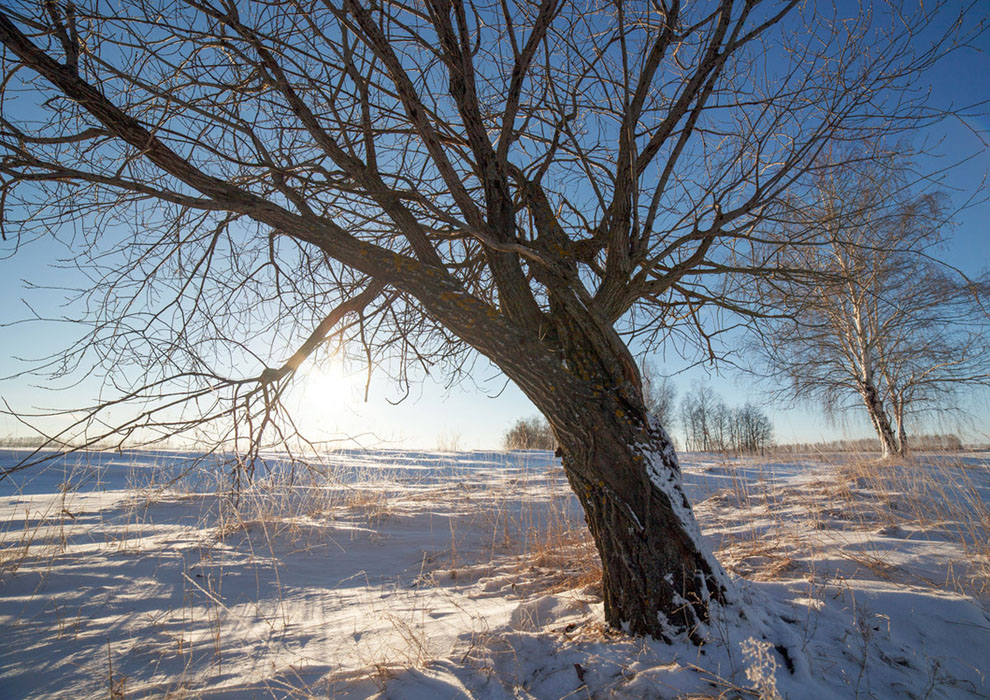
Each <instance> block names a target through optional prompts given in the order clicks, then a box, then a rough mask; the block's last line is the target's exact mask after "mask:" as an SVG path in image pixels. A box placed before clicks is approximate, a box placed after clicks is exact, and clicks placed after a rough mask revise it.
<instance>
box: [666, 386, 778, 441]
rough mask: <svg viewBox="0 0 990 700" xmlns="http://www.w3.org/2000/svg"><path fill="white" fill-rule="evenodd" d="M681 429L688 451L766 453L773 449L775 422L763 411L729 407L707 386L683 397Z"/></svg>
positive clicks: (743, 407)
mask: <svg viewBox="0 0 990 700" xmlns="http://www.w3.org/2000/svg"><path fill="white" fill-rule="evenodd" d="M681 426H682V427H683V429H684V439H685V442H686V445H685V447H686V449H688V450H689V451H694V452H736V453H747V454H765V453H766V452H767V450H768V449H769V448H770V447H772V446H773V423H772V422H771V421H770V419H769V418H768V417H767V415H766V414H765V413H764V412H763V411H762V410H760V409H759V408H757V407H756V406H755V405H753V404H751V403H747V404H746V405H745V406H741V407H736V408H733V407H730V406H728V405H726V403H725V402H724V401H723V400H722V398H721V397H720V396H719V395H718V394H717V393H715V392H714V391H712V389H711V388H710V387H707V386H702V385H699V386H697V387H695V389H694V391H692V392H691V393H689V394H687V395H685V396H684V399H683V401H681Z"/></svg>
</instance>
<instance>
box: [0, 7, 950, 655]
mask: <svg viewBox="0 0 990 700" xmlns="http://www.w3.org/2000/svg"><path fill="white" fill-rule="evenodd" d="M803 12H807V13H808V14H815V12H816V9H815V7H814V3H811V4H810V6H808V5H807V4H804V3H800V2H798V1H797V0H782V1H780V2H777V1H774V2H765V1H757V2H754V1H753V0H707V1H700V2H682V1H681V0H668V1H661V2H651V3H645V2H628V1H623V0H616V1H614V2H612V1H610V2H604V3H587V2H580V3H576V2H566V1H564V0H531V1H527V2H498V3H480V4H479V3H465V2H463V0H390V1H389V2H371V1H369V0H252V1H251V2H237V1H236V0H210V1H209V2H204V1H202V0H118V1H116V2H114V3H105V2H101V1H98V0H74V1H73V2H63V1H62V0H57V1H51V2H48V1H45V2H33V1H29V0H14V1H12V2H6V3H2V4H0V43H2V44H3V51H2V52H0V66H2V73H3V75H2V78H3V80H2V81H0V97H2V99H3V104H2V107H3V109H2V110H0V206H2V207H3V212H2V217H0V234H2V235H3V236H5V237H6V236H8V235H16V236H17V237H18V238H17V240H18V241H19V240H21V239H24V240H27V239H32V238H35V237H48V236H59V235H62V236H64V237H65V239H66V242H67V243H68V244H69V246H70V249H71V256H72V264H74V265H76V266H77V267H79V268H81V269H82V270H83V272H84V273H85V274H87V275H88V277H87V279H89V280H96V284H95V285H94V288H93V289H92V290H91V291H90V292H89V293H83V294H82V295H81V296H80V295H78V294H76V296H77V297H78V298H77V299H76V306H75V307H73V308H74V309H75V310H77V311H79V317H80V319H81V321H80V323H81V324H83V325H85V327H86V329H87V332H86V335H85V336H84V338H83V340H81V341H80V342H78V343H76V344H74V345H72V346H71V347H70V348H68V349H66V350H65V352H64V354H62V355H61V356H59V357H58V358H57V360H52V361H51V362H49V364H48V365H47V366H48V367H49V368H51V373H52V374H54V375H56V376H59V375H60V373H62V372H63V371H65V368H73V367H80V366H89V367H91V368H92V369H91V372H92V373H94V374H97V375H98V376H99V377H100V378H101V379H103V380H104V383H105V387H104V388H105V389H106V393H105V394H104V393H101V394H100V396H101V397H102V398H103V400H102V401H100V402H98V403H96V404H95V407H92V408H91V409H90V410H88V411H87V412H85V413H82V414H81V415H82V416H83V417H82V418H81V419H79V420H78V421H77V422H76V423H74V424H72V425H70V426H69V427H68V428H66V429H65V431H66V433H69V432H70V431H72V430H76V429H78V431H80V432H82V433H83V437H84V438H85V439H86V440H88V441H90V443H91V444H92V443H97V442H99V441H100V440H104V439H105V440H111V439H113V440H117V441H118V442H117V444H125V443H126V444H133V442H137V441H138V440H139V438H140V439H144V438H143V437H142V436H148V438H147V439H148V442H151V441H152V439H161V438H168V437H172V436H174V435H188V434H191V433H195V432H196V431H198V430H199V429H200V428H201V427H202V426H203V424H204V423H208V422H209V423H210V425H211V426H217V425H219V426H221V427H220V428H218V430H221V431H223V430H226V431H227V432H224V433H222V437H221V441H222V442H223V441H225V443H226V445H225V446H227V447H240V446H241V445H242V444H244V443H247V444H248V445H249V446H250V449H252V450H254V451H255V454H257V453H258V451H259V450H260V446H261V445H263V444H264V442H263V441H264V440H265V439H272V441H273V442H274V443H275V444H277V445H279V446H285V445H286V444H289V443H290V442H291V440H294V439H296V438H299V435H298V433H297V432H295V424H294V423H293V421H292V418H291V417H286V413H287V412H286V411H285V410H284V409H285V402H283V401H282V400H281V399H282V397H283V396H284V395H285V392H286V391H287V387H288V386H290V384H291V381H292V379H293V377H294V376H296V374H297V370H300V368H303V365H304V364H305V363H308V362H318V361H319V360H320V359H323V360H324V361H327V360H328V355H329V354H330V352H331V351H330V350H329V349H328V347H331V346H333V347H343V348H345V350H347V351H349V352H350V353H351V354H352V356H357V357H360V358H361V359H362V360H365V361H366V362H367V364H368V368H369V372H370V371H371V369H372V368H375V367H378V368H381V367H385V369H381V370H380V371H381V372H382V373H390V378H391V379H394V380H397V382H398V384H399V385H400V386H403V385H407V384H406V380H407V373H406V372H407V368H408V367H409V366H416V367H418V368H422V370H423V371H426V372H430V371H433V370H439V371H443V372H445V373H446V375H447V376H451V377H454V378H457V377H458V376H462V375H463V374H466V373H467V372H468V368H469V367H470V366H471V363H472V362H473V361H474V359H475V358H476V357H477V356H478V355H483V356H484V357H487V358H489V359H490V360H491V361H492V362H493V363H495V364H496V365H497V366H498V367H499V368H501V370H502V371H503V372H504V373H505V375H506V376H507V377H509V378H510V379H511V380H512V381H513V382H514V383H515V384H516V385H517V386H518V387H520V388H521V389H522V391H523V392H524V393H525V394H526V396H528V397H529V399H530V400H532V401H533V403H534V404H535V405H536V406H537V408H538V409H539V410H540V411H541V412H542V413H543V414H544V415H545V416H546V417H547V419H548V420H549V422H550V424H551V426H552V428H553V430H554V433H555V435H556V437H557V439H558V440H559V443H560V446H561V449H562V452H563V463H564V468H565V470H566V472H567V477H568V479H569V480H570V484H571V485H572V487H573V488H574V491H575V493H576V494H577V497H578V499H579V500H580V502H581V504H582V505H583V507H584V511H585V515H586V518H587V521H588V525H589V527H590V529H591V532H592V534H593V536H594V539H595V542H596V544H597V546H598V551H599V553H600V555H601V559H602V564H603V572H604V590H605V611H606V616H607V618H608V620H609V622H610V623H612V624H613V625H616V626H620V627H624V628H625V629H627V630H629V631H631V632H635V633H643V634H651V635H654V636H656V637H660V638H671V637H672V636H674V635H677V634H682V633H683V634H688V635H690V636H691V637H692V638H693V639H695V640H700V639H701V637H702V636H703V630H701V627H702V626H703V625H704V623H705V622H706V620H708V619H709V617H710V615H711V612H712V606H717V605H719V604H721V603H729V602H731V601H732V599H733V596H732V595H731V593H730V592H729V590H728V582H727V579H726V577H725V575H724V574H723V573H722V571H721V570H720V568H719V567H718V565H717V564H716V563H715V562H714V561H713V559H712V558H711V556H710V555H708V554H707V553H706V551H705V549H704V546H703V544H702V541H701V537H700V534H699V530H698V527H697V525H696V524H695V521H694V517H693V514H692V512H691V508H690V506H689V504H688V501H687V499H686V498H685V495H684V492H683V489H682V486H681V473H680V469H679V467H678V463H677V460H676V457H675V455H674V450H673V446H672V444H671V441H670V438H669V436H668V435H667V433H666V432H665V431H664V429H663V427H662V426H660V425H658V424H656V423H655V422H654V421H653V420H652V419H651V417H650V416H649V415H648V412H647V410H646V407H645V402H644V397H643V387H642V382H641V379H640V376H639V373H638V371H637V369H636V363H635V362H634V360H633V358H632V356H631V355H630V350H629V347H630V345H632V342H633V341H631V340H630V339H631V338H636V342H637V346H636V347H637V350H639V349H645V350H658V349H661V348H664V347H665V346H666V345H665V344H666V342H667V340H668V339H669V338H670V337H671V334H675V333H676V334H680V335H679V336H678V337H680V338H688V339H690V341H691V342H694V343H696V347H697V348H699V349H700V351H701V352H703V353H704V354H705V356H706V357H708V358H711V359H714V358H715V357H716V356H717V355H718V354H719V353H718V352H717V350H713V341H712V338H713V336H715V335H717V334H719V333H720V332H721V331H723V330H725V329H726V328H727V327H730V326H734V325H736V324H738V323H747V322H755V319H761V318H765V317H767V316H768V315H771V314H773V313H774V310H773V309H768V308H766V306H767V302H766V301H765V300H763V301H761V300H757V301H753V300H752V298H751V296H750V295H749V294H748V293H747V292H746V288H747V287H748V286H749V285H750V284H751V283H752V280H753V279H757V278H762V279H770V280H773V281H774V283H775V284H776V283H780V282H781V281H782V280H786V279H795V278H799V277H803V276H806V273H807V271H806V270H805V269H803V268H801V267H800V266H792V265H789V264H782V263H781V260H782V257H781V252H782V250H785V249H787V248H788V247H790V246H792V245H795V244H798V243H802V242H803V241H802V240H801V238H802V237H801V235H797V234H791V233H787V232H785V233H784V235H783V236H781V239H780V242H779V243H777V242H775V240H774V239H773V237H767V236H766V235H765V234H766V233H767V231H768V230H770V229H774V230H776V229H778V228H780V220H779V219H778V218H776V215H778V214H780V213H781V212H784V211H786V208H782V206H781V204H782V202H784V201H785V200H786V199H787V192H788V190H789V189H790V188H792V187H795V186H797V184H798V183H800V182H801V181H803V179H804V178H805V177H806V176H807V174H808V173H809V171H810V170H812V169H813V168H814V163H815V154H816V153H818V152H820V151H821V150H822V149H824V148H826V147H827V145H828V144H829V143H830V142H831V141H833V140H834V139H837V138H840V139H849V138H852V137H853V136H856V137H857V138H858V137H859V136H861V135H862V134H863V133H864V132H871V131H877V132H878V133H884V132H885V131H886V130H890V129H895V130H897V133H901V130H902V129H904V128H907V127H908V126H909V125H910V124H911V123H912V119H914V118H918V119H920V118H921V116H925V118H926V119H927V118H928V116H929V115H930V113H931V112H930V110H929V109H928V107H927V105H925V104H924V103H923V101H922V98H921V97H917V95H922V94H923V91H915V92H912V93H911V94H909V95H905V94H903V91H904V90H907V89H908V88H913V87H914V86H915V83H916V78H917V77H918V74H919V72H920V71H923V70H926V69H927V68H928V67H929V66H930V65H931V64H932V63H933V62H934V61H935V60H936V58H937V57H938V56H939V55H940V54H941V52H942V51H943V50H944V49H945V47H946V46H948V41H947V40H946V41H945V43H944V44H943V43H939V42H929V43H931V44H932V46H933V47H932V48H929V49H926V51H925V52H922V53H921V54H919V55H915V53H914V51H913V50H912V44H911V41H912V39H913V37H916V36H918V35H919V34H920V33H921V30H922V29H923V28H924V26H925V24H926V23H927V22H928V21H929V20H930V18H929V16H928V15H927V14H925V13H924V12H922V13H920V14H918V15H916V16H914V17H906V16H905V15H903V14H902V13H894V14H895V16H896V22H894V23H893V25H892V26H893V27H895V28H894V29H887V28H884V27H883V26H878V25H877V24H876V23H874V22H873V20H872V18H873V17H877V18H881V17H886V16H887V15H886V13H871V12H868V11H864V12H862V13H861V14H860V15H858V16H856V17H841V18H838V21H835V23H834V24H832V20H835V18H832V17H828V18H819V17H807V16H802V14H801V13H803ZM819 20H821V21H819ZM877 21H879V20H877ZM884 21H885V20H884ZM892 22H893V20H892ZM950 24H952V26H953V27H966V26H968V25H967V23H966V22H963V21H959V22H954V23H950ZM850 27H851V28H854V30H855V31H851V30H850ZM796 31H804V32H807V33H808V35H807V36H799V37H796V36H795V32H796ZM963 39H965V37H963ZM877 42H883V43H884V47H885V48H889V49H890V50H889V51H887V50H885V51H879V52H874V51H872V50H869V51H868V50H866V49H865V48H864V47H870V48H872V47H873V46H875V45H876V44H877ZM956 43H958V44H960V45H964V44H965V41H963V40H960V41H959V42H956ZM808 47H814V48H808ZM813 50H814V51H818V52H820V53H819V54H818V55H810V53H809V52H811V51H813ZM874 54H876V56H877V57H876V58H874ZM849 57H853V59H854V60H851V61H850V60H849ZM858 57H864V58H863V59H860V58H858ZM867 59H869V61H868V62H867V63H864V61H867ZM769 62H772V64H773V65H772V67H773V70H769V69H768V67H769V66H770V63H769ZM830 71H834V72H830ZM888 97H889V100H888V99H887V98H888ZM25 105H26V106H25ZM887 106H890V108H891V110H894V115H893V117H892V116H891V114H889V113H887V111H886V109H885V108H886V107H887ZM892 125H893V126H892ZM784 135H786V137H784ZM836 167H837V168H841V167H842V164H841V163H837V164H836ZM63 231H66V232H67V233H63ZM15 232H16V234H15ZM804 242H806V241H804ZM67 284H68V283H67ZM74 292H78V290H74ZM292 349H295V351H294V352H292ZM290 353H291V354H290ZM321 353H322V355H321ZM287 354H288V355H289V357H288V359H285V356H286V355H287ZM87 362H91V364H90V365H86V363H87ZM135 368H137V370H138V371H133V370H134V369H135ZM396 368H397V369H396ZM81 371H82V372H85V370H81ZM378 376H381V375H378ZM400 393H401V390H400ZM106 396H112V397H113V398H105V397H106ZM128 406H131V407H134V411H133V413H132V414H130V415H129V417H125V418H119V416H121V415H123V414H124V412H125V411H126V408H127V407H128ZM108 414H109V417H108ZM110 421H113V422H112V423H111V422H110ZM107 425H109V426H110V427H109V428H106V426H107ZM87 431H92V432H87ZM272 436H274V437H272ZM132 441H133V442H132ZM2 476H3V475H0V478H2Z"/></svg>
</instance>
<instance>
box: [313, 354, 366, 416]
mask: <svg viewBox="0 0 990 700" xmlns="http://www.w3.org/2000/svg"><path fill="white" fill-rule="evenodd" d="M359 388H360V377H358V376H357V375H355V374H353V373H351V372H349V371H348V369H347V367H345V366H344V364H343V363H342V362H338V361H331V362H329V363H326V364H324V365H322V366H318V367H313V368H311V369H310V370H309V371H308V372H306V373H305V375H304V376H302V377H299V380H298V396H299V404H300V408H302V409H304V410H306V411H327V410H328V409H332V408H336V407H345V406H348V405H351V404H353V403H354V402H355V400H356V398H357V394H358V389H359Z"/></svg>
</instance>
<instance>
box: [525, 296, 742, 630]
mask: <svg viewBox="0 0 990 700" xmlns="http://www.w3.org/2000/svg"><path fill="white" fill-rule="evenodd" d="M548 286H549V287H550V288H551V289H553V284H552V283H551V282H548ZM562 306H563V305H562ZM578 308H580V306H579V307H578ZM575 315H576V316H578V318H576V319H574V322H568V321H564V319H568V316H569V312H568V310H567V309H565V308H560V309H557V313H556V314H555V315H554V318H555V319H556V320H558V325H557V328H556V331H557V336H558V338H560V340H561V345H562V348H563V356H564V361H563V365H564V366H565V367H566V376H563V377H558V379H556V380H555V381H556V382H559V384H556V385H547V384H545V383H540V384H531V383H529V382H527V381H526V379H525V378H519V379H518V380H517V382H518V383H519V385H520V386H521V387H522V388H523V390H524V391H526V392H527V393H528V394H529V395H530V398H531V399H533V401H534V403H536V404H537V406H539V407H541V409H542V410H543V412H544V414H545V415H546V416H547V418H548V420H549V421H550V424H551V426H552V427H553V430H554V433H555V435H556V436H557V439H558V441H559V442H560V449H561V452H562V457H563V460H562V461H563V466H564V470H565V472H566V474H567V479H568V481H569V483H570V485H571V487H572V489H573V490H574V493H575V494H577V497H578V500H579V501H580V503H581V505H582V507H583V509H584V516H585V520H586V521H587V523H588V527H589V528H590V530H591V534H592V536H593V538H594V541H595V545H596V547H597V549H598V554H599V556H600V558H601V564H602V588H603V596H604V603H605V616H606V619H607V621H608V622H609V623H610V624H611V625H613V626H615V627H619V628H622V629H625V630H627V631H629V632H632V633H634V634H648V635H651V636H653V637H655V638H657V639H664V640H668V641H669V640H670V639H671V638H673V637H674V636H676V635H678V634H680V633H687V634H688V636H689V637H691V638H692V639H694V640H695V641H700V640H701V639H703V638H704V633H703V631H702V630H703V625H704V624H705V623H707V622H708V621H709V617H710V606H711V605H713V604H724V603H726V602H728V598H729V597H731V596H730V595H729V588H730V583H729V580H728V578H727V577H726V575H725V573H724V572H723V571H722V569H721V567H720V566H719V565H718V563H717V562H715V560H714V558H713V557H712V556H711V554H710V553H709V552H708V550H707V548H706V547H705V545H704V544H703V542H702V541H701V533H700V530H699V528H698V525H697V523H696V522H695V518H694V514H693V512H692V509H691V505H690V503H689V502H688V499H687V497H686V495H685V494H684V491H683V488H682V478H681V471H680V466H679V464H678V461H677V457H676V455H675V451H674V445H673V442H672V440H671V438H670V436H669V435H668V433H667V432H666V430H664V428H663V427H662V426H661V425H659V424H658V423H656V422H655V420H654V419H653V417H652V416H651V415H650V414H649V413H648V411H647V408H646V405H645V401H644V396H643V389H642V382H641V378H640V375H639V373H638V371H637V368H636V365H635V363H634V362H633V360H632V357H631V355H630V354H629V351H628V350H627V348H626V347H625V346H624V345H623V344H622V343H621V341H620V340H619V338H618V336H617V335H615V334H614V332H612V331H611V329H608V328H606V327H604V326H603V325H597V326H596V324H594V319H593V318H589V317H588V315H586V314H575ZM582 320H584V321H585V323H584V324H582V323H581V321H582ZM589 321H590V322H591V323H590V324H589V323H587V322H589ZM510 372H511V369H510Z"/></svg>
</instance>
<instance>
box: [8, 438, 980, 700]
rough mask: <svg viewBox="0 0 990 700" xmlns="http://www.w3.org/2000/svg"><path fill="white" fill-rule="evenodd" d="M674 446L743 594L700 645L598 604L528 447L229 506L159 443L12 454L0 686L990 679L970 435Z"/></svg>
mask: <svg viewBox="0 0 990 700" xmlns="http://www.w3.org/2000/svg"><path fill="white" fill-rule="evenodd" d="M21 456H23V455H22V454H18V453H15V452H9V451H7V452H0V466H9V465H10V464H12V463H14V462H16V460H17V459H19V458H20V457H21ZM683 464H684V472H685V480H686V483H687V486H688V494H689V496H690V497H691V498H692V500H693V503H694V504H695V511H696V514H697V516H698V519H699V522H700V525H701V527H702V530H703V531H704V533H705V536H706V538H707V539H708V542H709V544H710V546H711V547H712V548H713V549H714V550H715V551H716V553H717V556H718V558H719V560H720V561H721V562H722V563H723V564H724V565H725V566H726V567H727V568H728V569H729V570H730V571H731V572H733V573H734V574H736V575H737V576H739V577H741V578H738V579H737V581H736V584H737V585H736V595H737V597H738V598H739V599H740V603H741V605H740V606H738V608H737V609H742V610H744V611H746V617H745V619H740V618H739V617H738V614H737V613H735V612H733V613H731V614H729V615H726V616H717V617H716V619H715V620H714V622H713V624H712V625H711V627H710V628H709V629H708V630H707V631H706V632H707V637H708V642H707V643H706V644H705V645H704V646H703V647H701V648H698V647H695V646H693V645H691V644H690V643H687V642H684V643H679V644H675V645H672V646H671V645H666V644H662V643H658V642H653V641H650V640H645V639H631V638H626V637H624V636H622V635H620V634H616V633H614V632H612V631H610V630H608V629H607V628H606V627H605V626H604V624H603V614H602V606H601V602H600V597H599V593H598V585H597V576H598V571H597V564H596V555H595V554H594V550H593V548H592V547H591V546H590V545H589V543H588V540H587V535H586V531H585V528H584V525H583V521H582V517H581V514H580V510H579V509H578V507H577V506H576V503H575V501H574V499H573V498H572V497H571V495H570V493H569V490H568V487H567V483H566V480H565V479H564V476H563V473H562V471H561V470H560V467H559V465H558V464H557V463H556V461H555V460H554V458H553V457H552V455H550V454H549V453H545V452H513V453H508V454H502V453H482V452H469V453H456V454H445V453H426V452H418V453H412V452H378V453H365V452H357V451H354V452H341V453H337V454H335V455H332V456H330V457H327V458H326V459H325V460H324V463H323V464H322V465H320V466H319V467H318V468H316V469H307V468H305V467H304V466H302V465H296V467H295V468H289V467H284V466H283V467H281V468H273V469H271V470H270V471H269V472H268V473H262V472H259V474H258V479H257V481H256V483H255V484H254V485H253V486H251V487H250V488H246V489H243V490H242V494H241V495H240V498H239V500H238V502H237V503H236V504H235V503H234V502H233V500H232V496H231V492H230V490H229V483H227V482H226V481H224V480H222V479H220V480H218V478H217V472H218V463H217V461H216V460H212V461H210V460H206V461H197V460H194V459H192V458H191V457H189V456H185V455H181V454H175V453H172V454H166V453H161V454H149V453H131V454H122V455H106V454H89V455H80V456H77V457H75V458H73V459H72V460H70V461H69V462H67V463H66V462H63V463H57V462H56V463H54V464H52V465H49V466H48V467H47V468H44V469H43V470H42V471H37V470H35V471H32V472H30V473H25V472H19V473H17V474H14V475H13V476H11V477H10V478H8V479H7V480H5V481H3V482H0V529H2V531H0V698H5V699H6V698H20V697H37V698H42V697H43V698H49V697H68V698H84V697H110V698H124V697H128V698H130V697H147V696H152V697H161V696H167V697H173V698H180V697H208V698H212V697H217V698H220V697H222V698H255V697H259V698H261V697H292V698H297V697H299V698H308V697H321V698H328V697H329V698H364V697H382V698H397V699H404V698H408V699H410V700H416V699H419V698H423V699H430V700H433V699H441V698H487V699H493V700H495V699H500V698H541V699H543V698H548V699H549V698H553V699H555V700H556V699H558V698H637V699H638V698H676V697H726V698H749V697H760V696H762V697H766V698H770V697H776V696H781V697H787V698H795V699H797V698H853V697H862V698H980V697H983V698H985V697H988V696H990V679H987V678H986V674H987V672H988V671H990V613H988V610H990V606H988V595H990V579H988V574H990V561H988V559H987V555H988V551H990V545H988V537H990V532H988V529H990V518H988V502H990V466H988V463H987V462H986V461H985V460H983V459H980V458H979V457H978V456H970V457H968V458H960V457H958V456H951V457H948V456H943V457H939V458H936V457H928V458H919V459H916V460H914V461H912V462H909V463H906V464H901V465H892V464H885V465H881V464H876V463H875V462H872V461H871V459H870V458H868V457H861V458H858V459H857V458H852V457H843V458H838V457H836V458H830V459H810V458H809V459H807V460H795V461H792V462H787V463H784V462H774V461H767V460H760V459H756V458H748V459H733V458H723V457H720V456H713V455H686V456H684V458H683ZM764 636H766V639H764V638H763V637H764Z"/></svg>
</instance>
